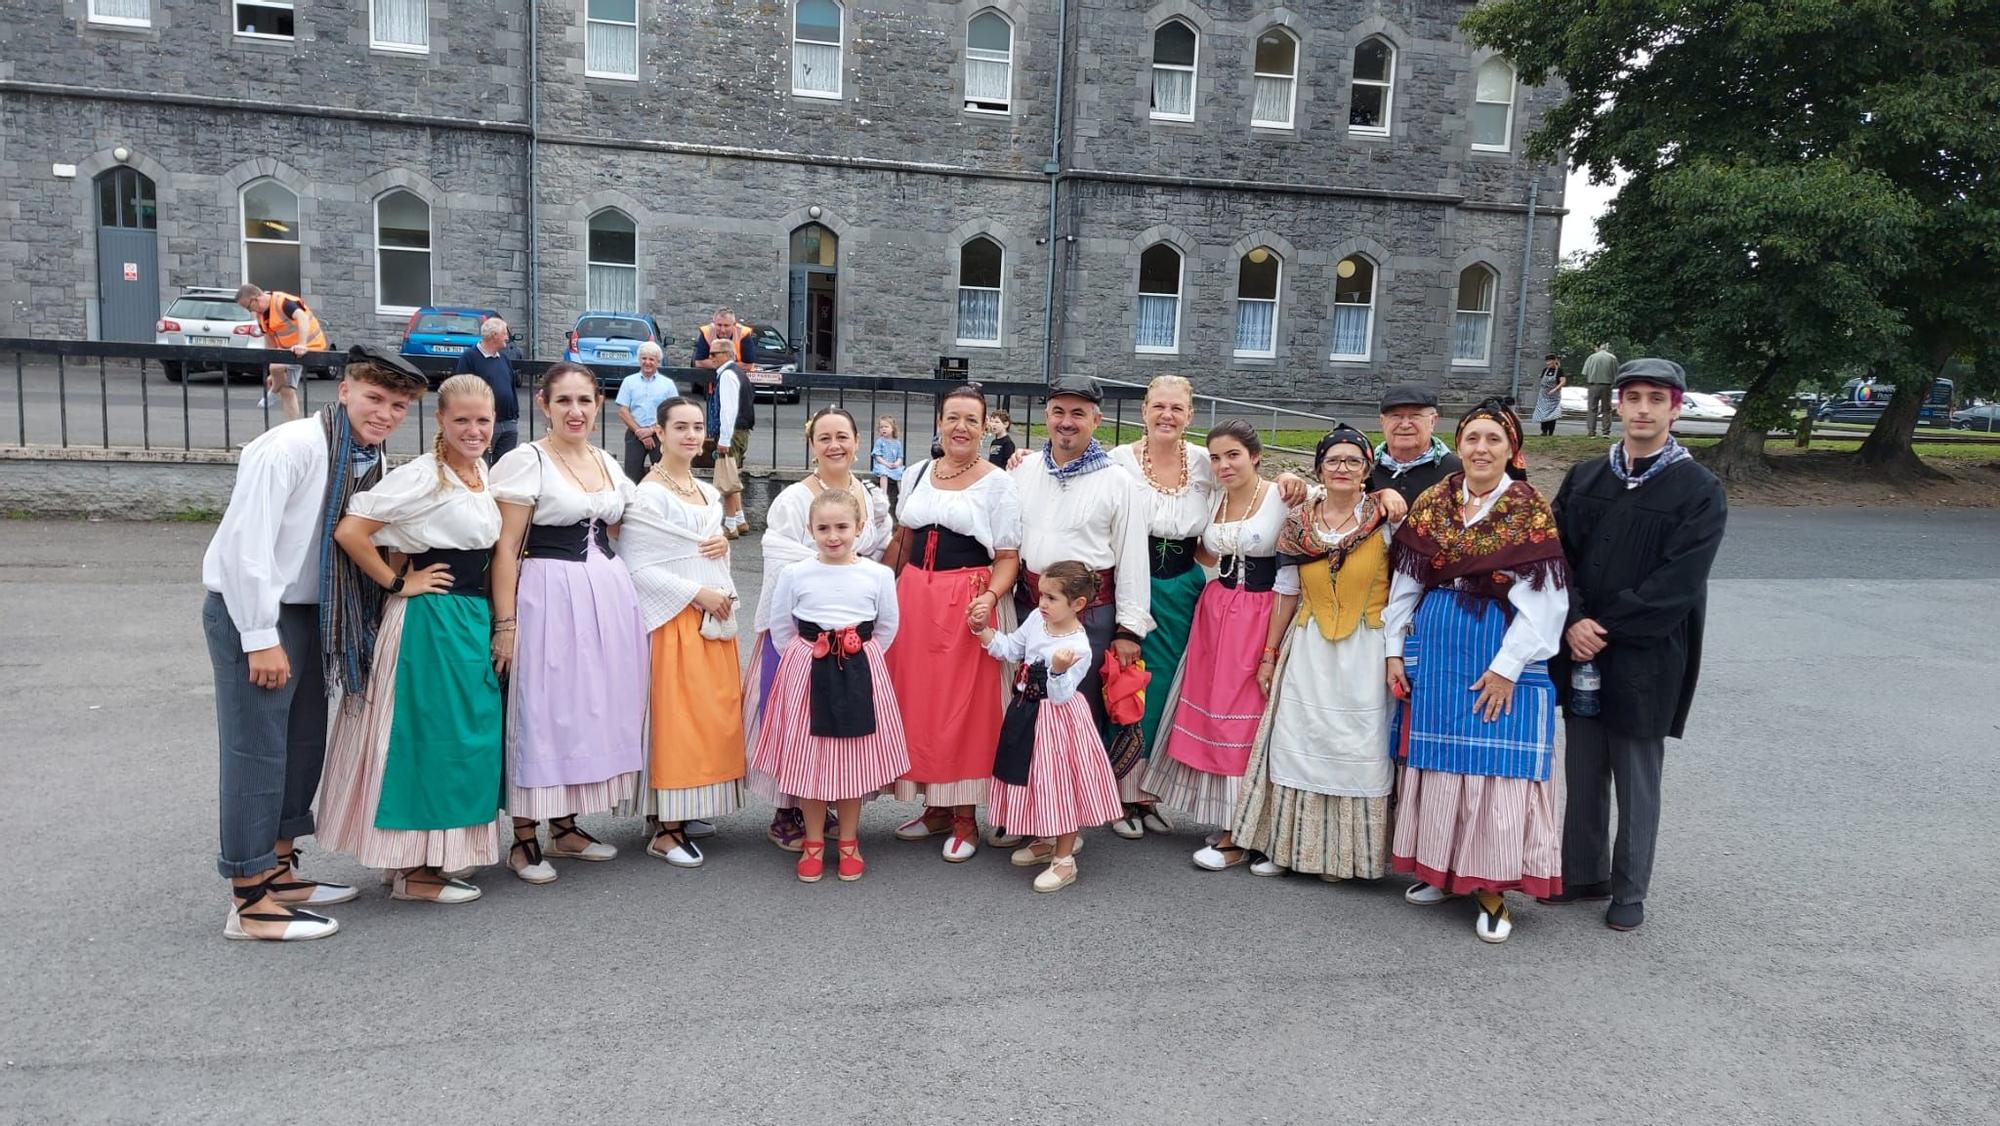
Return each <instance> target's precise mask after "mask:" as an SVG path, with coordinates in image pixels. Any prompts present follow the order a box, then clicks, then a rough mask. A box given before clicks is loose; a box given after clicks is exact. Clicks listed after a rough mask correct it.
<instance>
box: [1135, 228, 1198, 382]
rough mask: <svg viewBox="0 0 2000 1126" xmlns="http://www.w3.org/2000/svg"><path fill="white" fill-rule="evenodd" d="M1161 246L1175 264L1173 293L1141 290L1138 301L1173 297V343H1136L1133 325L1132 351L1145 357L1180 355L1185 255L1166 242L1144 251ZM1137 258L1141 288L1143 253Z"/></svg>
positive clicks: (1143, 275)
mask: <svg viewBox="0 0 2000 1126" xmlns="http://www.w3.org/2000/svg"><path fill="white" fill-rule="evenodd" d="M1161 246H1164V247H1166V248H1167V250H1168V251H1169V252H1170V253H1172V254H1173V256H1174V262H1175V264H1176V265H1175V270H1174V292H1173V293H1172V294H1171V295H1170V294H1165V293H1148V292H1146V290H1145V289H1143V288H1141V289H1140V290H1139V300H1140V302H1141V303H1142V304H1143V303H1144V301H1145V299H1146V298H1148V297H1167V296H1172V297H1173V299H1174V342H1173V343H1172V344H1169V345H1165V346H1161V345H1158V344H1141V343H1139V342H1138V335H1139V334H1138V328H1137V325H1134V327H1133V333H1132V351H1133V352H1135V353H1137V354H1139V355H1145V356H1178V355H1180V354H1181V314H1182V313H1183V312H1185V311H1186V301H1185V298H1186V297H1187V255H1185V254H1182V253H1181V249H1180V247H1178V246H1175V245H1173V244H1172V243H1167V242H1156V243H1154V244H1153V245H1152V246H1149V247H1147V248H1146V250H1152V249H1154V248H1155V247H1161ZM1139 257H1140V259H1141V261H1140V265H1139V278H1140V281H1139V284H1140V285H1141V286H1142V287H1143V286H1144V285H1145V284H1146V283H1145V280H1144V279H1145V276H1146V267H1145V262H1144V259H1145V251H1140V253H1139Z"/></svg>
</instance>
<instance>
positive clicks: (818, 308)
mask: <svg viewBox="0 0 2000 1126" xmlns="http://www.w3.org/2000/svg"><path fill="white" fill-rule="evenodd" d="M839 277H840V236H838V235H836V234H834V233H833V232H832V231H830V230H828V229H827V228H825V227H822V226H820V225H819V224H818V223H807V224H806V225H805V226H803V227H800V228H799V229H798V230H795V231H793V232H792V294H791V298H792V299H791V316H790V322H789V323H790V327H791V332H790V334H789V335H790V336H791V338H792V345H793V347H796V348H797V349H799V351H800V353H801V355H800V361H801V363H802V365H803V370H805V371H832V370H833V365H834V357H835V355H836V354H837V349H838V343H839V332H838V330H837V327H836V325H837V322H838V318H839V310H840V302H839V299H838V297H839Z"/></svg>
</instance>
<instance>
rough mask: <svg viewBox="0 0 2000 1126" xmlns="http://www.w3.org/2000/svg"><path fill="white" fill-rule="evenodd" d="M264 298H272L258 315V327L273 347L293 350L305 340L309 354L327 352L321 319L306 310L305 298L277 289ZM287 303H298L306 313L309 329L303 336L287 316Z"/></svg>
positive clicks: (266, 293) (268, 292)
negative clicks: (320, 323)
mask: <svg viewBox="0 0 2000 1126" xmlns="http://www.w3.org/2000/svg"><path fill="white" fill-rule="evenodd" d="M264 296H266V297H268V298H270V299H271V303H270V304H269V305H266V306H265V307H264V311H263V312H262V313H260V314H258V316H257V326H258V327H259V328H261V329H263V330H264V339H266V340H268V341H270V342H271V347H273V348H291V347H293V346H295V345H297V344H298V343H299V342H300V341H301V340H303V341H304V342H305V346H306V350H307V351H308V352H324V351H326V332H325V330H323V329H321V328H320V327H319V317H317V316H316V315H314V313H313V311H312V310H311V309H308V308H306V303H305V300H304V299H303V298H301V297H300V296H299V295H298V294H296V293H285V292H282V291H280V290H275V289H273V290H268V291H266V292H265V294H264ZM287 301H297V302H298V303H299V308H300V309H302V310H304V311H305V314H306V324H307V325H308V326H309V327H308V329H307V331H306V332H305V333H304V334H303V336H301V334H300V333H299V326H298V325H296V324H293V323H292V320H291V318H290V317H287V316H285V302H287Z"/></svg>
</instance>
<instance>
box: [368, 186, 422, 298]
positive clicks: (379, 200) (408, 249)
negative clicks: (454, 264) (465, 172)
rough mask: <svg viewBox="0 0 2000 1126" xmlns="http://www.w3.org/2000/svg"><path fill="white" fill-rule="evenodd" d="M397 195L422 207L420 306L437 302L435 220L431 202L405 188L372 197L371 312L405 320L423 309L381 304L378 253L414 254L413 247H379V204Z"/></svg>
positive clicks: (380, 264) (380, 240) (381, 287)
mask: <svg viewBox="0 0 2000 1126" xmlns="http://www.w3.org/2000/svg"><path fill="white" fill-rule="evenodd" d="M399 193H400V194H402V195H406V196H409V197H410V198H411V199H414V200H416V201H417V202H418V203H421V204H423V205H424V249H423V256H424V305H431V304H435V303H436V302H437V253H436V251H437V220H436V214H435V211H434V210H433V208H432V207H431V201H430V200H427V199H425V198H424V197H423V196H420V195H418V194H417V193H415V192H413V191H411V190H410V189H408V188H390V189H389V190H388V191H386V192H383V193H382V194H381V195H378V196H376V197H375V203H374V207H373V210H374V212H375V312H376V313H378V314H380V315H382V316H385V317H407V316H409V315H410V314H411V313H414V312H416V311H417V310H418V309H421V308H423V305H390V304H387V303H385V302H384V301H383V300H382V294H383V285H382V252H383V251H384V250H388V251H393V252H395V253H397V254H415V253H417V250H416V248H415V247H409V246H386V247H385V246H383V245H382V204H383V203H385V202H387V201H388V199H389V197H390V196H392V195H397V194H399Z"/></svg>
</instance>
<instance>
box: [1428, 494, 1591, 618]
mask: <svg viewBox="0 0 2000 1126" xmlns="http://www.w3.org/2000/svg"><path fill="white" fill-rule="evenodd" d="M1464 482H1465V474H1463V473H1454V474H1452V475H1451V476H1449V477H1447V478H1445V479H1444V480H1442V481H1439V482H1438V483H1437V484H1435V485H1432V486H1431V487H1430V488H1428V489H1425V490H1424V491H1423V493H1422V494H1421V495H1420V496H1418V497H1417V500H1416V503H1415V504H1412V505H1411V506H1410V513H1409V515H1408V516H1407V517H1405V518H1404V520H1403V526H1402V527H1401V528H1399V529H1397V531H1396V538H1395V549H1396V550H1395V567H1396V570H1397V571H1399V572H1401V573H1403V574H1405V575H1409V576H1410V577H1412V578H1414V579H1418V580H1421V581H1422V582H1423V584H1424V586H1425V587H1426V588H1433V587H1451V588H1453V589H1455V590H1458V591H1460V592H1463V593H1465V594H1470V595H1473V596H1475V597H1478V598H1486V599H1492V600H1494V601H1497V602H1500V603H1501V604H1502V605H1505V604H1506V601H1507V588H1508V587H1509V586H1512V585H1513V583H1514V582H1515V579H1514V577H1513V576H1514V575H1518V576H1519V577H1520V579H1521V580H1522V581H1525V582H1526V583H1527V584H1528V586H1529V588H1530V589H1533V590H1542V589H1544V588H1546V587H1548V586H1550V585H1553V586H1555V587H1556V588H1557V589H1562V588H1564V587H1567V586H1568V585H1569V564H1568V562H1566V561H1565V560H1564V558H1563V549H1562V540H1561V538H1560V537H1559V536H1557V534H1556V518H1555V513H1554V512H1553V511H1551V510H1550V509H1549V505H1548V502H1547V501H1545V500H1543V499H1542V496H1541V494H1540V493H1537V492H1536V491H1535V489H1534V486H1532V485H1530V484H1528V483H1527V482H1526V481H1515V482H1513V483H1511V484H1509V485H1508V486H1507V491H1506V492H1504V493H1501V494H1500V497H1499V499H1497V500H1495V501H1494V502H1493V507H1492V508H1490V509H1488V510H1487V513H1486V516H1485V517H1484V518H1483V519H1481V520H1479V521H1477V522H1475V523H1473V524H1472V525H1471V526H1469V527H1468V526H1467V525H1465V524H1463V523H1461V522H1460V521H1459V518H1458V494H1459V488H1460V486H1461V485H1463V484H1464ZM1508 572H1512V575H1510V574H1508Z"/></svg>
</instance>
